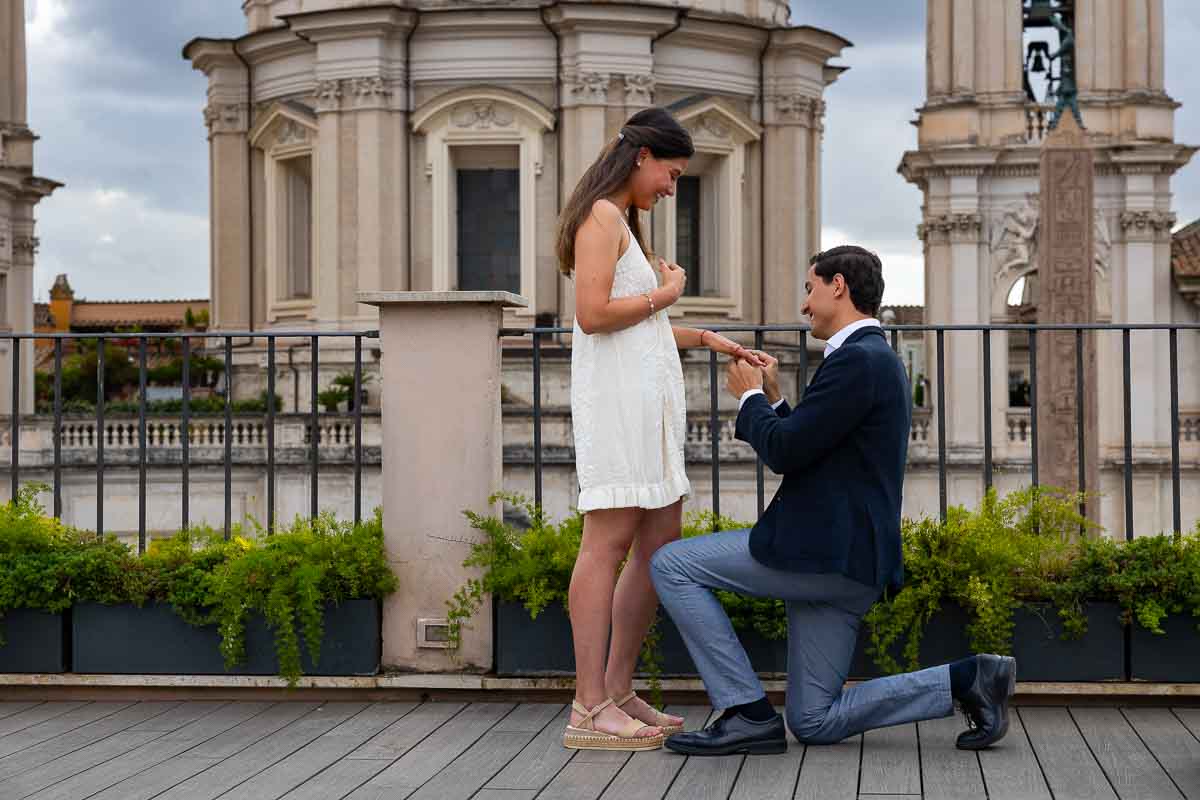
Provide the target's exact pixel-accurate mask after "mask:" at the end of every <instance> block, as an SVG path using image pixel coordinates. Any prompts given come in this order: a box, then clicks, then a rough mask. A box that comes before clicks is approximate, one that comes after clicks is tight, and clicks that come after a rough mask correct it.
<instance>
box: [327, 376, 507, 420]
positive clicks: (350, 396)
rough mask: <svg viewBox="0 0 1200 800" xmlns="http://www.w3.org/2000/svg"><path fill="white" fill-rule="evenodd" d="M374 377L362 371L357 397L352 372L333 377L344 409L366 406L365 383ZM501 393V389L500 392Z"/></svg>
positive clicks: (351, 409)
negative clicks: (344, 399) (341, 396)
mask: <svg viewBox="0 0 1200 800" xmlns="http://www.w3.org/2000/svg"><path fill="white" fill-rule="evenodd" d="M374 378H375V376H374V375H371V374H369V373H365V372H364V373H363V376H362V380H361V382H360V385H359V390H360V391H359V393H358V397H357V398H356V397H355V396H354V373H353V372H343V373H341V374H340V375H338V376H337V377H336V378H334V379H333V387H334V388H339V389H342V390H343V391H345V393H346V399H347V401H348V402H347V404H346V410H347V411H353V410H354V407H355V405H361V406H362V407H363V408H366V406H367V384H368V383H370V382H371V381H372V380H373V379H374ZM501 394H503V391H502V392H501Z"/></svg>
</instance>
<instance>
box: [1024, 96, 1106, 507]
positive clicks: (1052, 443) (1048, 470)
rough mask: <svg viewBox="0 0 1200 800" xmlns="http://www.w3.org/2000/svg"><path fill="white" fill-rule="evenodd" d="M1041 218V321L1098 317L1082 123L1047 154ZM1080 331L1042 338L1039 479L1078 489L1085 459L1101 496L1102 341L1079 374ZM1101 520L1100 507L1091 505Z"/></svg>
mask: <svg viewBox="0 0 1200 800" xmlns="http://www.w3.org/2000/svg"><path fill="white" fill-rule="evenodd" d="M1040 175H1041V221H1040V225H1039V227H1040V231H1039V243H1038V298H1037V304H1038V305H1037V309H1038V322H1039V323H1042V324H1056V323H1068V324H1069V323H1091V322H1095V320H1096V301H1095V298H1096V288H1095V270H1094V268H1093V261H1094V251H1095V242H1094V228H1093V225H1094V223H1093V211H1092V209H1093V207H1094V201H1093V193H1094V184H1095V169H1094V157H1093V154H1092V151H1091V149H1090V148H1089V147H1088V143H1087V138H1086V135H1085V134H1084V132H1083V130H1082V129H1081V128H1080V127H1079V126H1078V124H1077V123H1076V122H1075V118H1074V117H1073V116H1072V115H1070V114H1066V115H1064V116H1063V117H1062V118H1061V119H1060V120H1059V124H1058V127H1057V128H1056V129H1055V130H1054V132H1053V133H1052V134H1051V135H1050V136H1048V137H1047V138H1046V142H1045V144H1044V145H1043V148H1042V155H1041V167H1040ZM1076 365H1077V361H1076V334H1075V333H1074V332H1048V331H1043V332H1040V333H1039V334H1038V365H1037V366H1038V382H1037V414H1038V440H1037V441H1036V442H1034V446H1035V447H1037V448H1038V467H1039V475H1038V480H1039V482H1040V483H1042V484H1045V485H1049V486H1054V487H1058V488H1061V489H1066V490H1068V491H1078V490H1079V489H1080V486H1079V465H1080V459H1082V463H1083V467H1084V472H1083V475H1084V481H1085V484H1086V486H1085V488H1086V489H1087V490H1088V491H1091V492H1095V491H1098V490H1099V488H1100V486H1099V483H1098V480H1099V470H1098V463H1099V460H1098V453H1099V446H1098V441H1097V437H1098V433H1099V426H1098V424H1097V420H1098V413H1097V407H1096V403H1097V393H1096V337H1095V334H1086V335H1085V336H1084V353H1083V373H1082V374H1080V373H1079V372H1078V371H1077V370H1076ZM1080 383H1082V384H1083V397H1084V409H1083V411H1084V420H1083V437H1084V451H1083V453H1080V452H1079V449H1078V436H1079V425H1078V404H1077V402H1076V392H1077V391H1078V389H1079V384H1080ZM1087 510H1088V516H1089V517H1091V518H1092V519H1094V520H1098V519H1099V503H1098V502H1093V503H1089V504H1088V508H1087Z"/></svg>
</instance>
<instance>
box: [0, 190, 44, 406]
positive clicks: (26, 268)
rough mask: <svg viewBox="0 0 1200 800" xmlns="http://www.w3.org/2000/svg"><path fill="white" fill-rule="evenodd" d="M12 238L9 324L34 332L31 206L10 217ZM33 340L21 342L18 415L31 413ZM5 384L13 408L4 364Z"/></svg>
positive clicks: (9, 369) (22, 205)
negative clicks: (11, 300) (19, 409)
mask: <svg viewBox="0 0 1200 800" xmlns="http://www.w3.org/2000/svg"><path fill="white" fill-rule="evenodd" d="M12 223H13V227H12V230H13V239H12V269H11V270H9V273H8V294H9V296H10V297H15V298H19V299H20V301H21V302H19V303H12V302H10V303H9V309H10V310H11V312H12V316H11V317H9V325H10V326H11V327H12V329H13V330H14V331H16V332H17V333H24V332H28V331H32V330H33V261H34V256H36V255H37V250H38V246H39V244H40V243H39V242H38V238H37V237H36V236H34V226H33V206H32V205H29V204H25V203H20V204H18V205H17V206H16V208H15V209H14V214H13V220H12ZM33 344H34V343H33V340H31V339H26V340H24V341H22V342H21V343H20V345H19V346H20V349H21V413H23V414H30V413H32V412H33V408H34V406H33V398H34V391H33V390H34V386H33V382H34V381H33V357H34V347H33ZM5 366H6V367H7V370H6V372H7V374H6V375H5V382H6V383H7V384H8V386H7V387H6V388H7V391H6V393H5V396H4V398H3V403H4V406H5V407H7V408H10V409H11V408H12V383H11V381H12V363H11V362H8V363H6V364H5Z"/></svg>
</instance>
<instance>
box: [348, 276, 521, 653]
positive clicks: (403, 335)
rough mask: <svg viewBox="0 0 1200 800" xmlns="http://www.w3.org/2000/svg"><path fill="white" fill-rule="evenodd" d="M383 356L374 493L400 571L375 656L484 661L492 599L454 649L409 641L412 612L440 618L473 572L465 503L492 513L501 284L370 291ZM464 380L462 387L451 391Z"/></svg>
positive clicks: (512, 300)
mask: <svg viewBox="0 0 1200 800" xmlns="http://www.w3.org/2000/svg"><path fill="white" fill-rule="evenodd" d="M358 301H359V302H360V303H365V304H368V305H373V306H378V307H379V313H380V320H379V323H380V327H379V330H380V336H381V341H382V350H383V359H382V364H381V376H382V379H383V387H382V397H383V403H384V413H383V485H384V486H386V487H387V492H386V494H387V499H386V501H385V502H384V504H383V529H384V540H385V546H386V548H387V556H388V561H389V563H390V564H391V566H392V569H393V570H394V571H395V573H396V577H397V578H398V579H399V581H400V588H399V590H398V591H397V592H396V593H395V594H394V595H392V596H391V597H390V598H388V600H387V602H386V603H385V604H384V609H383V666H384V667H385V668H389V667H390V668H396V669H401V670H404V671H418V672H442V671H458V670H467V671H475V670H480V671H487V670H488V669H490V668H491V666H492V626H491V619H492V617H491V603H490V602H485V603H484V605H483V607H481V608H480V609H479V612H478V613H477V614H476V616H475V618H474V620H473V621H472V622H471V623H470V627H469V629H466V630H464V631H463V637H462V649H461V651H460V652H458V653H453V654H452V653H451V652H450V651H448V650H445V649H438V648H425V647H419V646H418V641H417V630H418V622H417V621H418V620H419V619H432V620H438V621H444V620H445V618H446V602H447V601H448V600H449V599H450V598H451V597H452V596H453V595H454V593H455V592H456V591H458V589H459V588H460V587H461V586H462V585H463V584H464V583H465V582H466V580H467V579H468V578H470V577H471V576H472V575H474V574H475V573H474V572H473V571H472V570H468V569H466V568H464V567H463V566H462V562H463V560H464V559H465V558H466V557H467V555H468V553H469V549H468V547H467V544H468V543H469V542H470V541H473V540H474V539H475V536H476V533H475V532H474V531H473V530H472V529H471V528H470V526H469V525H468V523H467V520H466V518H465V517H464V516H463V511H465V510H470V511H474V512H476V513H479V514H492V513H496V512H498V510H499V509H497V508H496V507H495V506H493V505H491V504H489V502H488V498H489V497H490V496H491V495H492V494H494V493H495V492H498V491H500V489H501V471H502V466H503V442H502V441H501V423H500V338H499V331H500V327H501V323H502V320H503V310H504V309H505V308H507V307H524V306H526V305H527V303H526V301H525V299H524V298H522V297H519V296H517V295H513V294H509V293H508V292H374V293H365V294H359V295H358ZM461 387H470V390H469V391H460V388H461Z"/></svg>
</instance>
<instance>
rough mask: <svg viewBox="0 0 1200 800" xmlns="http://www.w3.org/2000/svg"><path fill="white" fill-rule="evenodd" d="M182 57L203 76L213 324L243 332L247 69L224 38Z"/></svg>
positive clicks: (247, 317) (247, 291)
mask: <svg viewBox="0 0 1200 800" xmlns="http://www.w3.org/2000/svg"><path fill="white" fill-rule="evenodd" d="M184 58H187V59H190V60H191V62H192V67H193V68H194V69H198V70H200V71H201V72H203V73H204V74H205V76H206V77H207V78H208V105H207V106H206V107H205V109H204V121H205V123H206V124H207V125H208V146H209V188H208V191H209V207H210V220H209V224H210V232H209V241H210V243H211V252H210V256H209V284H210V286H211V287H212V289H211V291H212V312H211V313H212V327H213V328H214V329H217V330H221V329H225V330H246V329H248V328H249V327H250V324H251V321H252V317H253V313H252V312H251V307H252V306H251V304H252V293H251V286H252V283H253V281H252V280H251V277H250V247H251V241H250V233H251V231H250V228H251V226H250V181H249V174H250V173H249V170H250V162H249V159H248V157H247V148H248V146H249V145H248V139H247V137H248V133H249V127H250V105H249V103H250V98H249V97H248V96H247V94H246V90H247V86H246V68H245V65H243V64H242V61H241V59H239V58H238V56H237V53H236V52H235V51H234V44H233V42H228V41H213V40H209V39H197V40H196V41H194V42H193V43H192V44H191V45H190V46H189V47H188V48H187V50H185V51H184ZM256 288H258V289H259V291H263V288H262V287H256Z"/></svg>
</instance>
